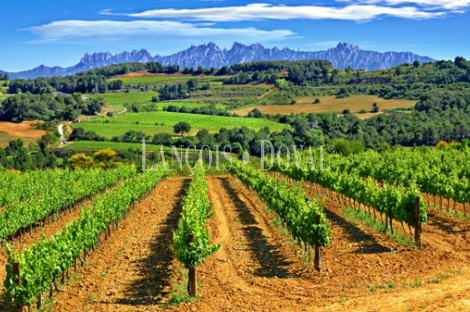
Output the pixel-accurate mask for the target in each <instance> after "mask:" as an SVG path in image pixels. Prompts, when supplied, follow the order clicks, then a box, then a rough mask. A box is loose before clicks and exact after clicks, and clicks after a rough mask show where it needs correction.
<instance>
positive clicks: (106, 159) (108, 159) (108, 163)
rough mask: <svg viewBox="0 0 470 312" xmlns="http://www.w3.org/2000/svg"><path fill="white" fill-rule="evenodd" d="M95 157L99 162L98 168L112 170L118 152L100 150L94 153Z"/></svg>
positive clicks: (107, 149)
mask: <svg viewBox="0 0 470 312" xmlns="http://www.w3.org/2000/svg"><path fill="white" fill-rule="evenodd" d="M94 156H95V158H96V159H97V160H99V164H98V166H100V167H101V168H111V167H113V165H115V164H113V160H114V157H116V152H115V151H113V150H112V149H110V148H106V149H103V150H99V151H97V152H95V153H94Z"/></svg>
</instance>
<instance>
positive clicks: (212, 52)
mask: <svg viewBox="0 0 470 312" xmlns="http://www.w3.org/2000/svg"><path fill="white" fill-rule="evenodd" d="M309 59H317V60H327V61H330V62H331V63H332V64H333V66H334V67H336V68H347V67H348V66H351V67H352V68H353V69H359V68H360V69H364V70H376V69H385V68H390V67H393V66H397V65H400V64H403V63H410V64H411V63H413V62H414V61H415V60H418V61H419V62H420V63H424V62H432V61H434V60H433V59H432V58H429V57H423V56H419V55H416V54H414V53H411V52H386V53H380V52H374V51H365V50H361V49H360V48H359V47H358V46H356V45H354V44H351V43H347V42H339V43H338V45H337V46H336V47H334V48H331V49H328V50H326V51H317V52H308V51H295V50H292V49H289V48H288V47H284V48H282V49H279V48H278V47H273V48H265V47H264V46H263V45H261V44H260V43H253V44H251V45H249V46H248V45H244V44H242V43H239V42H234V43H233V45H232V48H231V49H230V50H227V49H225V48H224V49H223V50H222V49H220V48H219V47H218V46H217V45H216V44H215V43H214V42H209V43H207V44H201V45H198V46H196V45H191V46H190V47H189V48H188V49H186V50H183V51H180V52H177V53H175V54H172V55H168V56H160V55H156V56H155V57H152V55H151V54H150V53H149V52H148V51H147V50H146V49H140V50H132V51H131V52H127V51H124V52H121V53H116V54H112V53H110V52H97V53H96V52H95V53H93V54H88V53H86V54H85V55H84V56H83V57H82V58H81V60H80V62H79V63H78V64H77V65H75V66H72V67H68V68H61V67H54V68H49V67H47V66H44V65H42V66H40V67H37V68H35V69H32V70H29V71H23V72H19V73H8V74H9V75H10V77H11V78H36V77H39V76H58V75H60V76H63V75H70V74H74V73H76V72H79V71H85V70H89V69H93V68H97V67H102V66H107V65H112V64H119V63H129V62H140V63H146V62H159V63H161V64H162V65H179V66H180V67H181V68H183V67H194V68H197V67H198V66H202V67H205V68H211V67H215V68H220V67H222V66H226V65H227V66H229V65H232V64H237V63H245V62H253V61H264V60H269V61H274V60H290V61H296V60H309Z"/></svg>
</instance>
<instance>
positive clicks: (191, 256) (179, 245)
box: [173, 161, 220, 269]
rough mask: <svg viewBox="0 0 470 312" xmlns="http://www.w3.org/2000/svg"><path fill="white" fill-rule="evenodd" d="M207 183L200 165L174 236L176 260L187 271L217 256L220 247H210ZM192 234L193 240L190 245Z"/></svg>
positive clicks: (197, 165) (195, 172) (209, 205)
mask: <svg viewBox="0 0 470 312" xmlns="http://www.w3.org/2000/svg"><path fill="white" fill-rule="evenodd" d="M207 188H208V186H207V182H206V180H205V177H204V169H203V168H202V162H201V161H198V162H197V163H196V167H195V169H194V170H193V172H192V182H191V185H190V186H189V190H188V193H187V195H186V197H185V198H184V200H183V210H182V212H181V218H180V220H179V222H178V230H177V231H175V233H173V244H174V251H175V255H176V258H177V259H178V260H179V261H181V262H182V263H183V264H184V265H185V267H186V268H188V269H189V268H195V267H196V266H198V265H199V264H202V263H203V262H204V260H205V258H207V257H208V256H210V255H211V254H213V253H214V252H216V251H217V250H218V249H219V248H220V245H219V244H210V242H209V231H208V230H207V228H206V221H207V219H208V218H209V217H210V216H211V215H212V213H211V207H212V204H211V203H210V202H209V200H208V198H207ZM190 234H192V235H193V236H194V240H193V241H192V242H189V236H190Z"/></svg>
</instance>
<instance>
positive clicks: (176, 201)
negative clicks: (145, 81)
mask: <svg viewBox="0 0 470 312" xmlns="http://www.w3.org/2000/svg"><path fill="white" fill-rule="evenodd" d="M467 153H468V151H466V150H463V151H456V150H439V149H433V150H429V149H427V150H426V151H423V150H420V149H408V150H391V151H388V152H384V153H382V154H377V153H375V152H366V153H363V154H357V155H352V156H348V157H339V156H337V155H335V154H328V153H325V155H323V156H324V158H325V159H324V163H322V166H324V168H322V169H323V170H319V169H320V168H319V163H318V162H316V163H315V165H317V167H313V165H312V163H311V162H309V161H310V160H311V158H309V154H308V153H304V154H297V155H296V157H295V159H296V160H299V161H298V163H296V162H295V161H294V157H291V159H288V158H284V159H280V160H279V161H276V162H274V163H273V166H272V168H271V169H270V171H267V172H266V171H260V170H257V169H256V168H255V167H254V166H253V165H248V164H245V163H243V162H241V161H238V160H235V159H233V160H232V164H231V166H230V168H229V169H228V170H229V171H227V172H224V175H220V176H206V175H205V173H204V169H203V168H204V166H206V164H204V163H202V162H200V161H199V162H196V163H195V164H194V167H193V169H192V170H191V175H190V176H189V177H183V178H181V177H168V175H169V173H170V172H167V171H164V170H163V169H162V168H161V167H158V166H157V167H156V168H154V170H150V171H144V172H138V171H137V170H136V169H135V168H134V167H128V166H120V167H117V168H115V169H109V170H106V171H103V170H102V169H92V170H87V171H68V170H50V171H44V172H39V171H38V172H30V173H2V174H1V179H0V191H1V192H0V207H1V208H0V224H1V225H2V226H1V227H0V229H1V230H2V232H1V233H0V234H1V239H2V240H3V242H4V245H5V251H2V253H1V254H0V262H1V263H0V264H1V265H2V267H1V268H0V279H1V280H4V283H3V284H4V289H3V295H2V296H1V298H2V299H1V301H0V305H2V310H3V308H4V309H5V310H6V309H10V308H11V309H13V308H14V306H16V307H18V308H21V307H24V309H26V307H28V308H30V309H32V310H34V309H35V308H41V309H42V308H45V309H49V310H53V311H65V310H67V311H77V310H90V311H98V310H103V309H104V310H116V311H129V310H145V309H151V310H168V311H188V310H189V311H194V310H198V311H229V310H237V311H244V310H250V311H252V310H255V311H258V310H272V311H337V310H339V309H346V310H348V311H349V310H351V311H364V310H378V311H382V310H387V311H403V310H410V309H411V310H422V309H424V308H428V307H432V308H433V309H439V307H440V304H446V306H450V307H452V309H453V311H455V310H465V309H466V308H467V307H466V306H465V302H464V301H462V300H460V299H463V298H466V292H465V291H466V290H467V289H468V288H467V284H468V282H467V280H468V272H466V268H467V267H468V265H469V264H470V261H469V260H468V256H467V252H468V249H469V247H470V241H469V240H468V238H467V234H466V233H467V231H468V230H469V228H470V221H469V219H467V218H466V204H467V203H468V200H467V197H465V196H466V194H467V193H468V191H467V190H468V184H466V183H465V181H468V174H469V173H468V172H467V169H466V167H465V165H464V163H465V159H466V158H468V155H467ZM313 156H314V157H315V158H316V157H318V156H319V155H317V154H315V155H313ZM288 160H290V162H288ZM451 160H452V161H451ZM265 161H266V162H269V159H266V160H265ZM441 198H442V200H441ZM441 203H442V205H441ZM371 224H372V225H374V224H375V225H377V224H379V225H381V226H383V228H380V227H374V226H372V225H371ZM417 233H418V234H419V236H416V234H417ZM400 237H401V239H398V238H400ZM417 237H419V240H418V241H417V240H416V238H417ZM3 268H5V269H3ZM446 287H453V290H452V296H449V293H448V292H445V291H442V289H446ZM437 289H439V291H437ZM464 290H465V291H464ZM188 294H190V295H191V296H190V295H188ZM423 294H426V295H423ZM195 298H196V299H195ZM396 298H400V301H397V299H396ZM429 298H432V299H429ZM391 302H392V303H393V305H390V303H391ZM457 303H458V304H459V305H458V306H455V304H457Z"/></svg>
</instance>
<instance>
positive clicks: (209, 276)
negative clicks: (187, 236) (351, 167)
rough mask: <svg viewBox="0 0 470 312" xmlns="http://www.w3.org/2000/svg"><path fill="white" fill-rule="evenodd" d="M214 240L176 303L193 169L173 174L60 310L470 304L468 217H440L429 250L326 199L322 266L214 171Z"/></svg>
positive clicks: (92, 261)
mask: <svg viewBox="0 0 470 312" xmlns="http://www.w3.org/2000/svg"><path fill="white" fill-rule="evenodd" d="M207 181H208V185H209V189H208V197H209V200H210V201H211V202H212V203H213V207H212V209H213V211H214V215H213V216H212V217H211V218H210V219H209V220H208V228H209V231H210V236H211V240H212V241H213V242H215V243H220V244H222V247H221V249H220V250H219V251H217V252H216V253H215V254H214V255H211V256H210V257H208V258H207V259H206V262H205V263H204V264H202V265H201V266H199V267H198V282H199V286H200V287H199V294H200V295H201V298H199V299H198V301H197V302H188V303H185V304H182V305H180V306H178V307H170V308H166V307H165V303H166V302H167V301H168V297H169V292H170V291H171V288H172V286H174V285H175V284H178V283H181V282H182V279H181V265H180V264H179V263H178V262H177V260H176V259H175V258H174V256H173V254H172V251H171V249H172V232H173V231H174V230H175V229H176V228H177V221H178V218H179V214H180V210H181V199H182V197H183V196H184V195H185V192H186V188H187V187H188V186H189V183H190V180H189V179H169V180H166V181H163V182H161V183H160V184H159V185H158V187H157V188H156V190H155V191H154V192H152V193H151V194H150V196H148V197H147V198H146V199H145V200H144V201H142V202H141V203H140V204H138V205H137V206H136V207H135V208H134V209H133V210H132V212H131V214H130V215H129V216H128V217H127V218H126V219H125V220H124V221H123V223H122V224H121V225H120V227H119V228H118V229H117V230H116V231H113V232H112V236H111V238H110V239H108V240H106V241H104V244H103V245H102V246H101V247H99V248H98V249H97V251H95V252H93V253H92V254H91V255H90V257H89V259H88V264H87V266H85V267H82V268H80V269H79V275H80V277H79V278H78V280H77V281H75V282H73V283H72V284H70V285H68V286H63V291H62V292H61V293H59V294H55V296H54V297H55V298H56V300H57V302H56V303H54V304H53V305H52V306H50V307H51V308H52V310H54V311H162V310H164V311H338V310H344V311H434V310H447V311H459V310H470V300H469V298H470V295H469V293H470V292H469V291H470V281H469V280H470V271H467V270H468V266H469V264H470V260H469V259H468V257H467V254H468V252H469V247H470V240H469V239H467V234H466V227H465V223H461V222H460V221H455V220H453V219H452V218H446V216H439V218H433V219H432V221H431V222H430V224H429V225H427V226H426V227H425V228H424V230H425V231H427V232H426V234H427V235H424V234H423V246H424V249H423V250H421V251H415V250H414V249H413V248H411V247H406V246H403V245H400V244H398V243H396V242H395V241H393V240H392V239H391V238H390V237H388V236H386V235H385V234H383V233H377V232H375V231H373V230H370V229H369V228H367V227H365V226H362V225H361V224H354V223H351V222H350V221H349V220H347V219H345V218H344V216H343V210H342V209H341V207H340V206H339V205H338V203H336V202H335V201H331V200H327V199H326V198H322V199H321V200H324V201H323V202H322V204H323V205H324V207H325V213H326V214H327V217H328V222H329V224H330V228H331V246H330V247H328V248H324V253H323V262H322V268H323V270H322V272H321V273H318V272H316V271H314V270H313V268H312V264H311V263H306V262H305V261H304V254H303V251H301V249H300V248H299V246H298V245H297V244H296V243H295V242H293V241H292V240H290V239H288V238H287V236H284V235H282V234H280V231H282V229H280V228H279V227H278V226H276V225H273V219H274V215H273V214H272V213H268V212H266V206H265V204H264V203H262V201H261V200H260V199H259V198H258V196H257V195H256V194H255V193H254V192H252V191H250V190H249V189H247V188H246V187H245V186H244V185H243V184H241V183H240V182H239V181H238V180H237V179H235V178H233V177H229V176H227V177H208V178H207Z"/></svg>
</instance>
